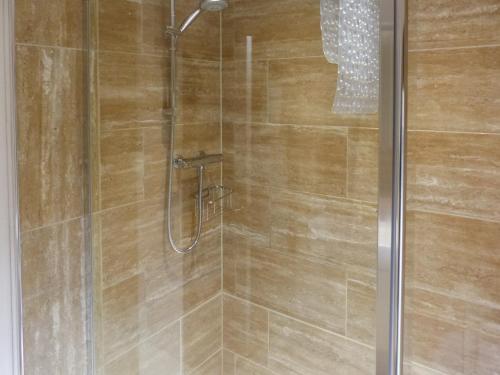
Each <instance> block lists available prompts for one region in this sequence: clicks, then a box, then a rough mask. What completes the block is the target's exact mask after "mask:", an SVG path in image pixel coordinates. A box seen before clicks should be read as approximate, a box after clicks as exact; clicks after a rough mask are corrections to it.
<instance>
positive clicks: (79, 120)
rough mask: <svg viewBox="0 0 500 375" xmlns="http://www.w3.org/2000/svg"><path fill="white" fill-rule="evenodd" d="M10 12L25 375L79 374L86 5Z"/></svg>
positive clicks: (22, 3)
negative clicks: (13, 41) (13, 39)
mask: <svg viewBox="0 0 500 375" xmlns="http://www.w3.org/2000/svg"><path fill="white" fill-rule="evenodd" d="M15 5H16V74H17V77H16V78H17V128H18V160H19V189H20V209H21V213H20V214H21V215H20V216H21V217H20V219H21V232H22V233H21V240H22V278H23V305H24V307H23V310H24V311H23V324H24V366H25V374H26V375H34V374H39V375H45V374H85V372H86V362H87V352H86V346H85V340H86V339H87V335H86V329H85V319H86V303H85V301H86V299H85V264H84V254H85V252H84V243H83V237H84V235H83V214H84V209H83V207H84V199H83V186H84V185H83V184H84V172H83V146H84V142H83V134H84V132H83V130H84V100H83V99H84V92H85V91H84V87H85V86H84V84H83V82H84V52H83V39H84V27H83V25H84V2H82V1H75V0H57V1H30V0H18V1H16V4H15Z"/></svg>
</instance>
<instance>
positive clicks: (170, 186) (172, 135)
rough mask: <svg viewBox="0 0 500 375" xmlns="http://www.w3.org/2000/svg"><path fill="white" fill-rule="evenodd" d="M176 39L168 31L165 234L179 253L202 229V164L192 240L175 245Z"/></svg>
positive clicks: (191, 246)
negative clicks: (168, 122) (168, 88)
mask: <svg viewBox="0 0 500 375" xmlns="http://www.w3.org/2000/svg"><path fill="white" fill-rule="evenodd" d="M175 3H176V1H175V0H170V27H169V28H168V29H167V32H168V30H169V29H170V30H173V29H175V22H176V20H175V18H176V17H175ZM177 39H178V35H176V34H175V33H170V119H171V123H170V158H169V162H168V182H167V234H168V241H169V242H170V246H172V249H174V251H175V252H177V253H179V254H189V253H190V252H191V251H193V249H194V248H195V247H196V245H198V242H199V241H200V237H201V232H202V230H203V220H202V218H203V215H202V213H203V212H202V210H203V197H202V192H203V172H204V166H203V165H200V166H198V167H197V169H198V197H197V200H196V205H197V208H198V218H197V222H196V232H195V236H194V239H193V241H192V242H191V243H190V244H189V246H187V247H180V246H177V244H176V242H175V240H174V237H173V228H172V227H173V224H172V222H173V220H172V203H173V198H172V196H173V180H174V173H173V170H174V163H175V158H174V146H175V125H176V123H177V98H176V96H177V95H176V91H177Z"/></svg>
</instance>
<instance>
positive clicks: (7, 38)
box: [0, 0, 23, 375]
mask: <svg viewBox="0 0 500 375" xmlns="http://www.w3.org/2000/svg"><path fill="white" fill-rule="evenodd" d="M14 51H15V47H14V0H4V1H1V2H0V374H5V375H21V374H22V372H23V361H22V356H23V350H22V304H21V300H22V298H21V256H20V255H21V254H20V236H19V208H18V188H17V160H16V130H15V129H16V128H15V120H16V106H15V83H14V79H15V75H14Z"/></svg>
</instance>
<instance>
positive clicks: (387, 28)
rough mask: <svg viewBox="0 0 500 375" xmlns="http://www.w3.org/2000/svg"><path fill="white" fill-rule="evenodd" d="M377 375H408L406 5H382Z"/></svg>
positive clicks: (389, 1) (388, 1) (402, 0)
mask: <svg viewBox="0 0 500 375" xmlns="http://www.w3.org/2000/svg"><path fill="white" fill-rule="evenodd" d="M380 25H381V33H380V41H381V63H380V66H381V72H380V135H379V137H380V140H379V146H380V148H379V207H378V209H379V216H378V270H377V347H376V359H377V361H376V367H377V371H376V374H377V375H400V374H402V373H403V312H404V311H403V308H404V232H405V177H406V176H405V173H406V172H405V171H406V158H405V151H406V81H407V80H406V70H407V69H406V63H407V58H406V49H407V42H406V39H407V0H381V14H380Z"/></svg>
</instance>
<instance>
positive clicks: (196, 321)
mask: <svg viewBox="0 0 500 375" xmlns="http://www.w3.org/2000/svg"><path fill="white" fill-rule="evenodd" d="M94 5H95V16H94V17H92V19H93V21H95V22H96V24H95V25H93V30H94V31H96V32H95V34H94V35H95V40H94V41H93V44H94V47H95V51H94V59H93V61H94V63H95V80H94V82H93V87H95V88H96V90H95V92H94V95H95V96H94V103H95V105H94V106H93V108H94V110H95V111H94V114H93V115H94V121H93V137H92V138H93V150H92V164H93V177H94V179H93V182H94V188H93V198H94V200H93V206H94V207H93V208H94V210H93V224H94V227H93V234H94V278H95V279H94V280H95V283H94V284H95V288H94V301H95V310H94V322H95V327H94V330H95V334H96V339H97V340H96V344H97V350H96V357H97V358H96V359H97V369H98V371H99V373H102V374H105V375H114V374H127V375H128V374H137V375H139V374H141V375H142V374H181V373H182V374H216V373H217V371H219V372H220V370H216V369H220V368H221V366H222V355H221V347H222V297H221V284H222V270H221V262H222V260H221V225H220V218H219V219H218V220H217V219H216V220H211V221H210V222H208V223H206V225H205V230H204V234H203V237H202V239H201V242H200V244H199V246H198V247H197V248H196V250H195V251H194V252H193V253H192V254H190V255H181V254H177V253H175V252H174V251H173V250H172V249H171V248H170V245H169V242H168V237H167V232H166V191H167V190H166V184H167V178H166V176H167V175H168V174H167V171H168V164H167V161H168V154H169V135H170V118H169V114H168V109H169V97H170V92H169V83H170V70H169V65H170V56H169V53H170V52H169V48H170V39H169V38H168V37H166V36H165V29H166V26H167V25H169V23H170V7H169V5H170V1H160V0H148V1H123V0H96V1H95V2H94ZM198 5H199V3H198V1H197V0H181V1H178V9H177V17H178V22H181V21H182V19H183V18H184V17H185V16H186V15H187V14H189V12H191V11H192V10H194V9H196V7H197V6H198ZM177 62H178V104H179V112H178V118H177V119H178V121H177V122H178V124H177V127H176V129H177V132H176V154H181V155H183V156H184V157H192V156H195V155H197V153H198V152H199V151H201V150H203V151H205V152H207V153H214V152H221V135H220V134H221V133H220V15H219V14H217V13H207V14H204V15H203V17H201V18H200V19H199V20H197V23H196V24H195V25H193V27H192V28H190V29H189V30H188V32H187V33H186V34H184V35H183V36H182V37H181V39H180V43H179V46H178V60H177ZM206 177H207V178H206V181H205V183H206V184H210V183H220V178H221V168H220V167H218V166H215V167H214V168H210V169H209V170H207V176H206ZM175 179H176V180H175V181H176V182H175V184H174V190H175V194H174V199H173V201H174V207H173V217H174V221H175V223H176V224H175V238H176V240H177V241H178V242H179V243H180V244H182V242H181V238H183V239H184V240H185V241H184V242H186V241H188V240H189V239H190V237H191V235H192V233H193V230H194V223H195V218H194V207H195V206H194V202H195V201H194V193H195V188H196V175H195V173H194V171H187V172H185V171H176V172H175ZM184 245H185V243H184Z"/></svg>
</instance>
